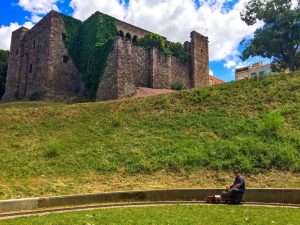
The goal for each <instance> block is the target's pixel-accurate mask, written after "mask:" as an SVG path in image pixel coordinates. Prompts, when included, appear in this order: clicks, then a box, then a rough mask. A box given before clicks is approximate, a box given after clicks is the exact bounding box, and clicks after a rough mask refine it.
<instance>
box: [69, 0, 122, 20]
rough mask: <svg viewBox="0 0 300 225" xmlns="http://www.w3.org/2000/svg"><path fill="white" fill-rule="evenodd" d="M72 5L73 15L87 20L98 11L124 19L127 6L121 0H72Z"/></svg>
mask: <svg viewBox="0 0 300 225" xmlns="http://www.w3.org/2000/svg"><path fill="white" fill-rule="evenodd" d="M70 6H71V7H72V8H73V10H74V14H73V16H74V17H75V18H77V19H82V20H85V19H86V18H88V17H89V16H90V15H91V14H93V13H94V12H96V11H101V12H103V13H106V14H109V15H111V16H114V17H116V18H118V19H123V18H124V16H125V8H124V6H123V5H122V4H121V3H120V2H119V0H84V1H82V0H72V1H71V3H70Z"/></svg>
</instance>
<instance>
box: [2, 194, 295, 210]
mask: <svg viewBox="0 0 300 225" xmlns="http://www.w3.org/2000/svg"><path fill="white" fill-rule="evenodd" d="M222 191H223V190H222V189H173V190H151V191H132V192H113V193H100V194H87V195H72V196H60V197H45V198H31V199H19V200H5V201H0V213H7V212H17V211H24V210H38V209H43V208H59V207H68V206H79V205H88V204H101V203H120V202H156V201H159V202H163V201H205V199H206V197H207V196H208V195H213V194H220V193H221V192H222ZM244 200H245V202H256V203H281V204H299V205H300V189H248V190H247V192H246V194H245V197H244Z"/></svg>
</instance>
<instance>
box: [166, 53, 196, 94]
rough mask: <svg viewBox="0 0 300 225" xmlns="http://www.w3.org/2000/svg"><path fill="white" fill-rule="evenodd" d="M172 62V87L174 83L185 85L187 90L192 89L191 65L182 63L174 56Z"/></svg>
mask: <svg viewBox="0 0 300 225" xmlns="http://www.w3.org/2000/svg"><path fill="white" fill-rule="evenodd" d="M171 60H172V62H171V70H172V71H171V85H172V84H174V83H180V84H183V86H184V87H185V88H191V85H192V82H191V76H190V72H191V71H190V70H191V69H190V64H189V63H182V62H181V61H180V60H179V59H177V58H176V57H173V56H172V59H171Z"/></svg>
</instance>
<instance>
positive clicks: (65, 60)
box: [63, 55, 69, 63]
mask: <svg viewBox="0 0 300 225" xmlns="http://www.w3.org/2000/svg"><path fill="white" fill-rule="evenodd" d="M63 62H64V63H68V62H69V56H67V55H64V56H63Z"/></svg>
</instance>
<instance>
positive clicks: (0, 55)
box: [0, 50, 8, 99]
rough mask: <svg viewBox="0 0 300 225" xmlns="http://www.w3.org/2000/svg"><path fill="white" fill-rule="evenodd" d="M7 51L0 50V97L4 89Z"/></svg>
mask: <svg viewBox="0 0 300 225" xmlns="http://www.w3.org/2000/svg"><path fill="white" fill-rule="evenodd" d="M7 60H8V51H4V50H0V99H1V97H2V95H3V94H4V91H5V81H6V72H7Z"/></svg>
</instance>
